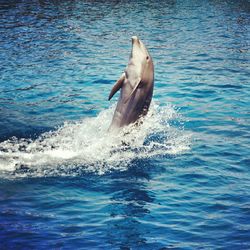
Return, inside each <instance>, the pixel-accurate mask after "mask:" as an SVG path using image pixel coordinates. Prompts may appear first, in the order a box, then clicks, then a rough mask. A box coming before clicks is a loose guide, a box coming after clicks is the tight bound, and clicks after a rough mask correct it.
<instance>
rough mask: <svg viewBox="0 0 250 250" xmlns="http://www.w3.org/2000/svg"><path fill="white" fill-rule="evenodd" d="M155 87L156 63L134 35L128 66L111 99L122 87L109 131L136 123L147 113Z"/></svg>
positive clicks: (111, 94) (114, 88) (110, 96)
mask: <svg viewBox="0 0 250 250" xmlns="http://www.w3.org/2000/svg"><path fill="white" fill-rule="evenodd" d="M153 87H154V65H153V61H152V58H151V56H150V54H149V53H148V51H147V49H146V47H145V45H144V44H143V43H142V42H141V41H140V40H139V39H138V37H136V36H133V37H132V51H131V54H130V58H129V63H128V66H127V67H126V69H125V71H124V73H123V74H122V75H121V77H120V78H119V79H118V80H117V82H116V83H115V85H114V86H113V88H112V90H111V92H110V95H109V100H110V99H111V98H112V97H113V95H114V94H115V93H116V92H117V91H118V90H119V89H121V92H120V97H119V100H118V103H117V106H116V109H115V112H114V116H113V120H112V123H111V125H110V127H109V131H117V130H119V128H121V127H123V126H126V125H128V124H130V123H134V122H135V121H136V120H137V119H138V118H140V117H141V116H144V115H146V114H147V111H148V108H149V105H150V102H151V99H152V95H153Z"/></svg>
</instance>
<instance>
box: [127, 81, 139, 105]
mask: <svg viewBox="0 0 250 250" xmlns="http://www.w3.org/2000/svg"><path fill="white" fill-rule="evenodd" d="M140 82H141V78H140V77H139V78H138V79H137V82H136V84H135V87H134V88H133V90H132V92H131V93H130V95H129V96H128V97H127V99H126V100H125V101H124V103H127V102H128V100H129V99H130V97H131V96H132V95H133V94H134V92H135V91H136V89H137V88H138V86H139V84H140Z"/></svg>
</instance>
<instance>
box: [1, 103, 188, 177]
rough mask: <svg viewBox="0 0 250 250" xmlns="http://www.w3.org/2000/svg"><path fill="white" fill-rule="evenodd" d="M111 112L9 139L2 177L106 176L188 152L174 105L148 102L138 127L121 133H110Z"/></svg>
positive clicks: (3, 153) (3, 148)
mask: <svg viewBox="0 0 250 250" xmlns="http://www.w3.org/2000/svg"><path fill="white" fill-rule="evenodd" d="M114 108H115V106H112V107H110V108H109V109H106V110H103V111H101V112H100V113H99V114H98V115H97V116H96V117H91V118H84V119H82V120H80V121H77V122H65V123H64V125H62V126H61V127H59V128H57V129H55V130H54V131H50V132H46V133H44V134H42V135H40V136H39V137H38V138H37V139H34V140H32V139H26V138H23V139H17V138H15V137H13V138H11V139H9V140H6V141H4V142H1V143H0V177H1V178H11V177H14V178H16V177H43V176H65V175H66V176H75V175H79V174H81V173H83V172H84V173H85V172H95V173H97V174H105V173H107V172H109V171H113V170H119V171H123V170H126V169H128V168H129V166H130V165H131V162H132V161H134V160H138V159H149V158H153V157H162V156H167V155H175V154H180V153H182V152H184V151H186V150H188V149H189V148H190V134H189V133H188V132H187V131H185V130H184V126H183V123H182V120H183V118H182V117H181V116H180V115H179V113H178V111H177V110H176V109H175V108H174V107H173V106H171V105H166V106H160V105H158V104H156V103H154V102H152V104H151V107H150V109H149V112H148V115H147V116H146V117H144V118H143V119H142V120H143V122H142V123H141V124H140V125H139V126H135V125H129V126H127V127H125V128H124V129H123V130H122V131H121V132H120V133H119V134H112V133H109V132H108V127H109V125H110V122H111V119H112V116H113V112H114ZM176 121H177V123H178V125H174V123H176Z"/></svg>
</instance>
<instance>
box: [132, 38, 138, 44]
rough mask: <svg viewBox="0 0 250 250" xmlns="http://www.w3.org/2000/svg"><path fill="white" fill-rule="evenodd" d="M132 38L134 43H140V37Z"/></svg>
mask: <svg viewBox="0 0 250 250" xmlns="http://www.w3.org/2000/svg"><path fill="white" fill-rule="evenodd" d="M131 38H132V43H133V44H134V43H135V42H136V43H139V42H140V40H139V38H138V37H137V36H132V37H131Z"/></svg>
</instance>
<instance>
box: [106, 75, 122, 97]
mask: <svg viewBox="0 0 250 250" xmlns="http://www.w3.org/2000/svg"><path fill="white" fill-rule="evenodd" d="M124 80H125V73H122V75H121V77H120V78H119V79H118V80H117V81H116V83H115V85H114V86H113V88H112V89H111V91H110V94H109V100H110V99H111V98H112V97H113V95H114V94H115V93H116V92H117V91H118V90H119V89H120V88H121V87H122V84H123V82H124Z"/></svg>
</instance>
